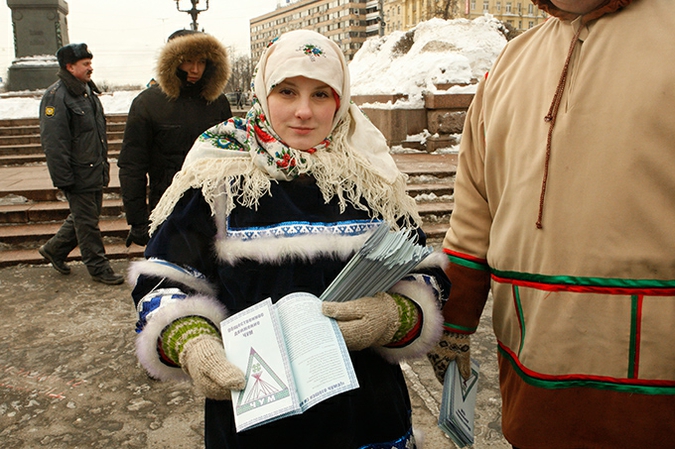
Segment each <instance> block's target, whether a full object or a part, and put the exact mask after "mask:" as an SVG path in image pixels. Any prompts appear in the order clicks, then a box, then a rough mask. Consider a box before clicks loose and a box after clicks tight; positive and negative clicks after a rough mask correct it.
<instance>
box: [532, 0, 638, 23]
mask: <svg viewBox="0 0 675 449" xmlns="http://www.w3.org/2000/svg"><path fill="white" fill-rule="evenodd" d="M632 2H633V0H607V1H606V2H604V3H603V4H602V5H601V6H599V7H598V8H596V9H595V10H594V11H591V12H589V13H588V14H586V15H585V16H584V18H583V21H584V23H588V22H590V21H591V20H595V19H597V18H598V17H601V16H604V15H605V14H609V13H612V12H614V11H616V10H617V9H620V8H623V7H625V6H628V5H629V4H630V3H632ZM532 3H534V4H535V5H537V6H538V7H539V9H541V10H542V11H544V12H546V13H548V14H550V15H552V16H554V17H557V18H559V19H562V20H574V19H576V18H577V17H578V14H571V13H568V12H566V11H562V10H561V9H559V8H558V7H557V6H555V5H554V4H553V3H552V2H551V0H532Z"/></svg>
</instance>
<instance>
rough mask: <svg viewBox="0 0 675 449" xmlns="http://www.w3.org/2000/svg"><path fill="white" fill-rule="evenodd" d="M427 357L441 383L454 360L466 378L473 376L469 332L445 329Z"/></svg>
mask: <svg viewBox="0 0 675 449" xmlns="http://www.w3.org/2000/svg"><path fill="white" fill-rule="evenodd" d="M427 357H428V358H429V361H430V362H431V366H433V368H434V374H436V379H438V381H439V382H440V383H443V380H444V379H445V372H446V371H447V370H448V365H449V364H450V362H451V361H453V360H455V361H456V362H457V367H458V368H459V373H460V374H461V375H462V377H463V378H464V380H468V379H469V377H471V337H470V336H469V335H467V334H458V333H455V332H450V331H448V330H444V331H443V335H442V336H441V340H440V341H439V342H438V344H437V345H436V347H435V348H434V349H432V350H431V351H429V353H428V354H427Z"/></svg>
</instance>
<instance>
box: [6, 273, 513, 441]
mask: <svg viewBox="0 0 675 449" xmlns="http://www.w3.org/2000/svg"><path fill="white" fill-rule="evenodd" d="M71 266H72V267H73V273H72V274H71V275H70V276H63V275H60V274H59V273H57V272H56V271H54V270H53V269H51V268H50V267H49V266H46V265H41V266H30V265H23V266H17V267H10V268H3V269H0V290H1V291H2V299H1V300H0V317H2V319H1V320H0V345H1V347H2V350H1V351H0V447H1V448H3V449H18V448H26V449H29V448H30V449H34V448H38V447H46V448H47V447H48V448H50V449H61V448H63V449H76V448H104V447H105V448H111V447H114V448H121V447H125V448H153V449H154V448H157V449H160V448H161V449H165V448H186V449H193V448H199V447H203V443H202V438H203V430H202V429H203V412H202V398H200V397H198V396H197V395H196V394H195V393H194V392H193V390H192V388H191V386H190V385H189V384H187V383H162V382H156V381H153V380H151V379H149V378H148V377H147V376H146V375H145V374H144V372H143V370H142V369H141V368H140V367H139V366H138V365H137V362H136V357H135V354H134V338H135V333H134V331H133V327H134V322H135V312H134V308H133V303H132V300H131V297H130V291H131V286H130V285H128V284H124V285H121V286H105V285H102V284H98V283H94V282H92V281H91V280H90V278H89V276H88V274H87V272H86V268H85V267H84V265H82V264H81V263H73V264H71ZM113 267H114V268H115V270H116V271H120V272H123V271H125V270H126V269H127V267H128V261H113ZM489 322H490V314H489V313H486V314H485V316H484V317H483V323H482V324H481V327H480V329H479V332H478V336H477V337H476V338H474V342H473V348H472V351H473V354H474V355H475V357H476V358H477V359H478V360H479V361H480V362H481V372H482V378H481V380H480V383H479V393H478V396H479V398H478V407H477V410H476V419H477V435H476V444H475V445H474V447H475V448H480V449H482V448H497V449H506V448H510V446H509V445H507V444H506V443H505V441H504V440H503V438H502V436H501V433H500V412H499V407H500V399H499V390H498V387H497V383H496V382H497V372H496V361H495V354H496V346H495V342H494V337H493V336H492V333H491V332H490V331H489ZM403 368H404V372H405V374H406V378H407V379H408V382H409V387H410V392H411V397H412V401H413V405H414V411H413V419H414V423H415V426H416V427H417V428H418V429H421V430H422V431H423V432H424V434H425V445H424V447H425V449H445V448H454V447H455V446H454V444H453V443H452V442H451V441H450V440H449V439H448V438H447V437H445V436H444V435H443V434H442V432H441V431H440V430H439V429H438V428H437V426H436V418H437V415H438V407H439V405H440V391H441V390H440V384H438V382H437V381H436V379H435V377H434V375H433V372H432V370H431V367H430V365H429V363H428V362H427V361H426V360H419V361H415V362H411V363H409V364H405V365H403ZM261 449H262V448H261Z"/></svg>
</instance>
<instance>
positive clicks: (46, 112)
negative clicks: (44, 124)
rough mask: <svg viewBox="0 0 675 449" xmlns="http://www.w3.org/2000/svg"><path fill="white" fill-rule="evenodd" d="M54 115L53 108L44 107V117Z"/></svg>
mask: <svg viewBox="0 0 675 449" xmlns="http://www.w3.org/2000/svg"><path fill="white" fill-rule="evenodd" d="M53 115H54V106H46V107H45V116H47V117H51V116H53Z"/></svg>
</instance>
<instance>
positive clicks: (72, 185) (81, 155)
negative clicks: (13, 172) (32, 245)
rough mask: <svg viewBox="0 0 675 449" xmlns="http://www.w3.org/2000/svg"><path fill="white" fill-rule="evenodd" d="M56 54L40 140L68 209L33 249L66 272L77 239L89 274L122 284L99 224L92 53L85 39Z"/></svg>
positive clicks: (103, 155) (103, 174)
mask: <svg viewBox="0 0 675 449" xmlns="http://www.w3.org/2000/svg"><path fill="white" fill-rule="evenodd" d="M56 58H57V60H58V62H59V67H60V69H59V72H58V77H59V80H58V81H56V82H55V83H54V84H52V85H51V86H49V88H47V91H46V93H45V94H44V96H43V97H42V101H41V103H40V140H41V143H42V148H43V150H44V152H45V155H46V157H47V167H48V168H49V174H50V176H51V178H52V182H53V183H54V186H55V187H57V188H59V189H61V190H62V191H63V192H64V193H65V196H66V198H67V199H68V205H69V208H70V214H69V215H68V218H66V221H65V222H64V223H63V225H62V226H61V228H60V229H59V230H58V232H57V233H56V235H54V237H52V238H51V239H50V240H49V241H48V242H47V243H46V244H44V245H43V246H41V247H40V249H39V252H40V254H41V255H42V257H44V258H45V259H47V260H48V261H49V262H51V264H52V266H53V267H54V269H55V270H57V271H58V272H59V273H61V274H70V267H69V266H68V265H66V263H65V261H66V258H67V257H68V254H69V253H70V252H71V251H72V250H73V249H75V247H76V246H78V245H79V246H80V252H81V254H82V261H83V262H84V264H85V265H86V267H87V270H88V271H89V274H90V275H91V277H92V279H93V280H95V281H97V282H102V283H104V284H110V285H116V284H122V283H123V282H124V277H123V276H122V275H119V274H116V273H115V272H114V271H113V269H112V267H111V266H110V262H109V261H108V258H107V257H106V254H105V247H104V246H103V240H102V238H101V231H100V229H99V217H100V215H101V207H102V204H103V188H104V187H106V186H107V185H108V182H109V181H110V164H109V163H108V141H107V137H106V120H105V116H104V114H103V106H102V105H101V102H100V101H99V99H98V97H97V95H96V94H97V93H100V92H99V90H98V88H97V87H96V85H95V84H94V82H93V81H92V80H91V74H92V72H93V69H92V65H91V60H92V58H93V55H92V53H91V52H90V51H89V49H88V48H87V45H86V44H69V45H66V46H64V47H61V48H60V49H59V50H58V51H57V52H56Z"/></svg>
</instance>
